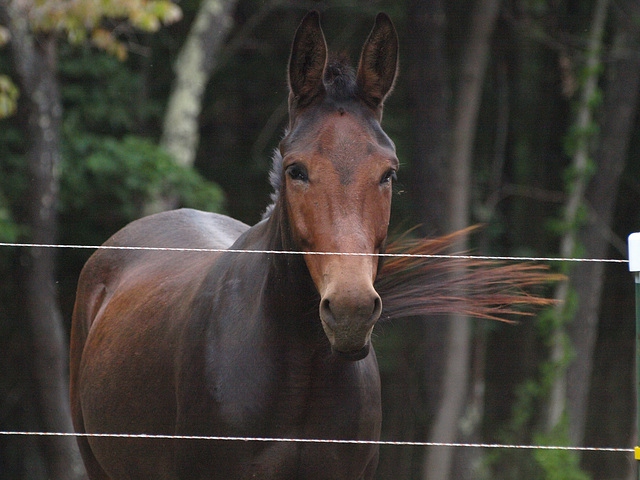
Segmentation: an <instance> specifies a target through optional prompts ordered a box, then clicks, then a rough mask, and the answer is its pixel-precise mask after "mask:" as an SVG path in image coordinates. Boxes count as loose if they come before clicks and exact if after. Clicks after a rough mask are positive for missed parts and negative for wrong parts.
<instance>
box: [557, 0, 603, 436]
mask: <svg viewBox="0 0 640 480" xmlns="http://www.w3.org/2000/svg"><path fill="white" fill-rule="evenodd" d="M608 7H609V0H599V1H598V2H597V3H596V6H595V10H594V13H593V22H592V25H591V32H590V34H589V45H588V52H587V59H586V72H587V78H586V80H585V81H584V85H583V87H582V92H581V95H580V99H579V102H578V107H577V113H576V120H575V125H574V129H575V132H576V135H577V137H576V139H575V140H576V142H577V144H576V148H575V152H574V154H573V158H572V165H571V169H572V171H573V178H572V180H570V184H569V185H568V187H567V189H568V197H567V201H566V204H565V207H564V214H563V219H562V221H563V223H564V225H565V228H566V229H567V230H566V232H565V233H564V234H563V236H562V238H561V240H560V257H562V258H570V257H573V256H574V255H575V250H576V244H577V238H578V228H577V227H576V226H577V222H578V221H579V215H580V210H581V207H582V206H583V205H584V194H585V190H586V188H587V185H588V182H589V180H590V178H591V175H590V173H589V161H590V160H589V156H590V153H591V151H590V146H591V138H590V136H589V135H588V132H589V130H590V127H591V125H592V123H593V121H594V112H593V108H594V102H593V98H594V96H595V94H596V90H597V88H598V80H599V73H598V65H599V64H600V51H601V49H602V36H603V33H604V26H605V21H606V18H607V10H608ZM572 287H573V286H572V285H571V283H570V282H561V283H559V284H558V286H557V287H556V291H555V294H554V296H555V298H556V299H557V300H559V303H558V304H557V306H556V307H555V316H556V317H557V318H558V319H559V321H560V325H561V326H559V327H558V328H556V330H555V331H554V332H553V333H552V338H551V352H550V358H551V361H552V363H553V364H554V365H557V366H559V368H563V367H562V365H563V364H564V362H565V358H566V355H567V352H566V345H565V337H566V334H567V333H566V326H565V324H563V320H562V319H564V318H565V317H566V316H567V315H568V314H569V313H567V310H566V309H567V308H571V305H569V304H568V300H569V295H570V292H571V289H572ZM581 300H584V299H581ZM577 320H579V321H580V322H581V325H580V328H585V329H586V330H589V332H590V333H589V334H588V335H587V336H585V338H583V339H582V340H583V341H584V342H587V343H590V344H591V347H590V349H591V350H593V347H592V346H593V338H595V337H594V335H595V328H596V327H597V321H596V326H595V327H594V326H587V325H584V323H583V322H582V321H581V320H580V319H577ZM592 321H595V318H592ZM586 330H585V331H586ZM587 337H593V338H587ZM584 347H586V344H585V345H584ZM583 353H586V351H584V352H583ZM578 361H579V362H587V361H588V362H589V364H590V363H591V361H592V359H586V358H584V357H580V358H579V359H578ZM567 382H568V376H567V375H566V372H565V371H562V370H559V371H558V374H557V375H556V378H555V380H554V382H553V385H552V387H551V392H550V395H549V401H548V403H547V408H546V420H545V423H546V425H545V429H546V430H547V431H552V430H553V429H554V428H555V427H556V426H557V425H558V424H559V423H560V420H561V418H562V415H563V414H564V412H565V409H566V406H567V403H566V402H567V386H568V384H567Z"/></svg>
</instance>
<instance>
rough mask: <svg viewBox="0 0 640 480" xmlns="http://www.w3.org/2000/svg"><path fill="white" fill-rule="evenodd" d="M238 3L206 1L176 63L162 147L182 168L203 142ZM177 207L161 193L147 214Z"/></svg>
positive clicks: (192, 159)
mask: <svg viewBox="0 0 640 480" xmlns="http://www.w3.org/2000/svg"><path fill="white" fill-rule="evenodd" d="M236 3H237V0H204V1H203V2H202V5H201V6H200V10H199V11H198V14H197V15H196V18H195V20H194V22H193V25H192V26H191V30H190V31H189V35H188V36H187V39H186V41H185V43H184V45H183V47H182V49H181V50H180V53H179V55H178V58H177V60H176V63H175V67H174V71H175V75H176V78H175V80H174V82H173V87H172V89H171V95H170V96H169V101H168V104H167V110H166V112H165V115H164V125H163V129H162V136H161V138H160V145H161V146H162V147H163V148H164V149H166V150H167V151H168V152H169V153H170V154H171V155H172V156H173V158H174V160H175V162H176V163H177V164H178V165H181V166H184V167H192V166H193V164H194V161H195V157H196V152H197V149H198V143H199V141H200V133H199V129H200V125H199V119H200V112H201V111H202V97H203V95H204V92H205V89H206V87H207V83H208V82H209V78H210V77H211V73H212V72H213V70H214V68H215V66H216V63H217V60H218V54H219V52H220V49H221V47H222V44H223V42H224V40H225V38H226V36H227V34H228V32H229V30H230V29H231V27H232V26H233V12H234V9H235V6H236ZM175 207H177V199H176V198H175V197H161V196H160V194H159V193H158V195H157V196H156V198H155V199H154V200H153V201H152V202H151V203H150V204H148V205H147V207H146V209H145V210H146V213H147V214H149V213H155V212H159V211H162V210H169V209H172V208H175Z"/></svg>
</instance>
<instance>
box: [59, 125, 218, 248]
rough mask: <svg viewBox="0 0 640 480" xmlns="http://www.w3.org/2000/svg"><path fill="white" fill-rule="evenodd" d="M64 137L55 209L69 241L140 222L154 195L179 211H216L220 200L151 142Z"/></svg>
mask: <svg viewBox="0 0 640 480" xmlns="http://www.w3.org/2000/svg"><path fill="white" fill-rule="evenodd" d="M70 133H71V132H69V134H67V135H66V141H65V146H64V152H63V153H64V154H63V162H62V166H61V173H62V175H61V189H60V210H61V215H62V219H63V221H64V222H65V223H67V224H68V225H70V226H71V225H72V226H73V231H74V238H76V239H78V238H82V239H85V240H86V241H97V242H102V241H104V240H105V238H106V237H107V236H108V235H110V234H112V233H114V231H115V230H116V229H118V228H120V227H121V226H123V225H125V224H126V223H128V222H130V221H132V220H134V219H136V218H138V217H140V216H141V215H143V213H144V206H145V204H147V203H148V202H149V201H151V199H152V198H153V196H154V195H155V194H157V193H160V194H161V195H166V196H169V197H176V198H178V200H179V202H180V204H182V205H183V206H188V207H193V208H199V209H204V210H214V211H215V210H220V209H221V208H222V201H223V195H222V192H221V190H220V189H219V188H218V187H217V186H216V185H215V184H213V183H211V182H208V181H207V180H205V179H203V178H202V177H201V176H200V175H199V174H198V173H197V172H195V171H194V170H192V169H189V168H184V167H181V166H177V165H175V163H174V162H173V160H172V159H171V157H170V155H169V154H168V153H166V152H164V151H163V150H162V149H160V148H159V147H158V146H156V145H155V144H154V143H153V142H151V141H149V140H147V139H144V138H140V137H135V136H125V137H124V138H123V139H122V140H118V139H114V138H112V137H106V136H99V135H92V134H86V133H84V134H82V133H78V132H73V134H70Z"/></svg>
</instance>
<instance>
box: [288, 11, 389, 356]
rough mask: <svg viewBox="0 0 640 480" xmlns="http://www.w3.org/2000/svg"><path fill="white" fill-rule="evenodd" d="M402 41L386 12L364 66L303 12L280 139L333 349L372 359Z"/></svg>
mask: <svg viewBox="0 0 640 480" xmlns="http://www.w3.org/2000/svg"><path fill="white" fill-rule="evenodd" d="M397 55H398V39H397V34H396V31H395V29H394V27H393V24H392V23H391V20H390V19H389V17H387V16H386V15H384V14H379V15H378V17H377V18H376V22H375V25H374V27H373V30H372V31H371V33H370V35H369V37H368V39H367V41H366V43H365V45H364V47H363V50H362V55H361V57H360V63H359V66H358V69H357V71H353V70H352V69H351V68H350V67H349V66H348V65H346V64H345V63H344V62H342V61H333V60H328V59H327V47H326V43H325V39H324V34H323V32H322V29H321V27H320V21H319V15H318V13H317V12H311V13H309V14H307V16H306V17H305V18H304V19H303V21H302V23H301V24H300V27H299V28H298V30H297V32H296V36H295V39H294V41H293V47H292V53H291V59H290V62H289V86H290V95H289V117H290V120H289V129H288V132H287V134H286V136H285V137H284V138H283V140H282V142H281V143H280V153H281V155H282V177H283V178H281V180H280V181H281V187H280V200H281V205H282V208H283V209H285V210H286V213H285V216H286V218H287V228H288V229H289V235H290V237H291V238H292V240H293V241H294V242H295V246H296V248H299V249H301V250H302V251H304V252H307V254H306V255H304V259H305V262H306V265H307V267H308V270H309V273H310V274H311V278H312V279H313V282H314V284H315V286H316V288H317V290H318V292H319V294H320V297H321V300H320V318H321V321H322V326H323V328H324V331H325V332H326V334H327V337H328V339H329V341H330V343H331V346H332V348H333V350H334V351H335V352H338V353H340V354H342V356H344V357H346V358H351V359H354V360H356V359H360V358H364V357H365V356H366V355H367V353H368V351H369V345H370V340H371V331H372V330H373V326H374V324H375V323H376V321H377V320H378V318H379V317H380V312H381V310H382V302H381V300H380V296H379V295H378V293H377V292H376V290H375V289H374V287H373V282H374V280H375V277H376V274H377V271H378V257H376V256H373V255H368V256H362V255H360V256H359V255H316V254H314V252H337V253H364V254H376V253H379V252H380V251H381V249H383V247H384V244H385V240H386V237H387V228H388V224H389V215H390V208H391V193H392V185H391V183H392V181H393V179H394V178H395V174H396V171H397V170H398V159H397V158H396V154H395V147H394V144H393V142H392V141H391V140H390V139H389V137H387V135H386V134H385V133H384V131H383V130H382V128H381V126H380V121H381V118H382V103H383V101H384V99H385V97H386V96H387V94H388V93H389V91H390V90H391V88H392V86H393V82H394V79H395V76H396V67H397Z"/></svg>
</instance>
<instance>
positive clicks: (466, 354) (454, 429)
mask: <svg viewBox="0 0 640 480" xmlns="http://www.w3.org/2000/svg"><path fill="white" fill-rule="evenodd" d="M500 4H501V2H500V0H479V1H478V3H477V4H476V5H475V10H474V13H473V17H472V21H471V28H470V34H469V40H468V42H467V44H466V47H465V48H464V53H463V55H462V64H461V74H460V78H461V80H460V85H459V86H458V89H457V95H456V101H455V108H454V112H453V130H452V136H451V147H450V158H451V160H450V164H449V172H450V178H449V182H450V183H449V190H448V193H449V195H448V197H447V207H446V211H447V219H448V228H449V230H450V231H455V230H460V229H462V228H465V227H467V226H468V224H469V222H470V202H471V195H470V194H471V168H472V163H473V162H472V160H473V146H474V142H475V135H476V123H477V119H478V111H479V108H480V101H481V98H482V86H483V84H484V77H485V72H486V67H487V63H488V59H489V47H490V44H491V36H492V34H493V31H494V27H495V23H496V20H497V18H498V13H499V11H500ZM456 248H457V249H458V250H462V251H464V250H467V248H468V245H467V243H466V242H465V241H463V242H460V244H459V245H456ZM471 333H472V328H471V320H470V319H469V318H466V317H463V316H454V317H453V318H451V319H450V327H449V332H448V339H447V358H446V363H445V367H444V380H443V387H442V390H443V393H442V400H441V403H440V407H439V409H438V415H437V417H436V421H435V425H434V426H433V429H432V432H431V434H430V441H432V442H454V441H455V440H456V438H457V434H458V426H459V425H458V423H459V419H460V416H461V414H462V411H463V407H464V404H465V401H466V392H467V389H468V383H469V368H470V365H469V364H470V357H471ZM452 460H453V449H451V448H440V449H435V448H434V449H431V450H429V451H428V452H427V455H426V458H425V462H424V466H423V477H424V478H425V479H438V480H442V479H446V478H449V476H450V471H451V464H452Z"/></svg>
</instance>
